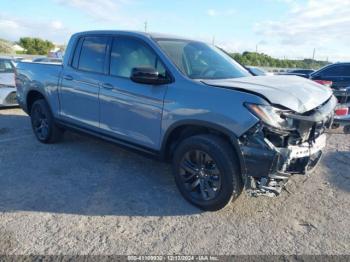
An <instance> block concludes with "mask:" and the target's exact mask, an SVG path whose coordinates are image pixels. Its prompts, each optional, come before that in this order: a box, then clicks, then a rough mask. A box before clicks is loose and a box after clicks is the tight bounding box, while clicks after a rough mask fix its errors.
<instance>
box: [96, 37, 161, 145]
mask: <svg viewBox="0 0 350 262" xmlns="http://www.w3.org/2000/svg"><path fill="white" fill-rule="evenodd" d="M135 67H152V68H156V69H157V71H158V72H159V73H160V74H162V75H164V77H165V76H166V74H167V73H166V70H165V67H164V66H163V63H162V62H161V61H160V59H159V58H158V56H157V55H156V53H155V52H154V50H152V48H151V47H149V46H148V45H147V44H146V43H145V42H143V40H140V39H138V38H133V37H127V36H119V37H114V38H113V41H112V47H111V55H110V74H109V76H108V77H106V79H105V82H104V83H102V85H101V91H100V127H101V128H102V129H103V130H104V131H105V132H108V133H109V134H110V135H113V136H115V137H117V138H119V139H123V140H127V141H129V142H132V143H136V144H138V145H142V146H145V147H147V148H152V149H157V148H158V146H159V136H160V127H161V126H160V125H161V119H162V111H163V101H164V96H165V93H166V90H167V85H157V86H154V85H147V84H140V83H135V82H133V81H131V79H130V76H131V70H132V69H133V68H135Z"/></svg>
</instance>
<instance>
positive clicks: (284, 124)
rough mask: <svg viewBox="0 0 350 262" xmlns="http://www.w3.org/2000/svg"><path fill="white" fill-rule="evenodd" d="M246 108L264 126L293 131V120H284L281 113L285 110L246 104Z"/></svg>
mask: <svg viewBox="0 0 350 262" xmlns="http://www.w3.org/2000/svg"><path fill="white" fill-rule="evenodd" d="M246 106H247V108H248V109H249V110H250V111H251V112H252V113H253V114H254V115H255V116H257V117H258V118H259V119H260V120H261V121H262V122H264V123H265V124H267V125H269V126H272V127H274V128H277V129H283V130H293V129H295V127H294V126H293V119H290V118H286V117H284V116H283V113H284V112H286V110H282V109H279V108H277V107H273V106H267V105H257V104H248V103H247V104H246Z"/></svg>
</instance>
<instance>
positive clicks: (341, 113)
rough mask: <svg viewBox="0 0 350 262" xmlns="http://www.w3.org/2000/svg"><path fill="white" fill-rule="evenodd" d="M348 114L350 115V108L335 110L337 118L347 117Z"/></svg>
mask: <svg viewBox="0 0 350 262" xmlns="http://www.w3.org/2000/svg"><path fill="white" fill-rule="evenodd" d="M348 113H349V108H348V107H343V108H338V109H337V110H335V114H336V115H337V116H346V115H347V114H348Z"/></svg>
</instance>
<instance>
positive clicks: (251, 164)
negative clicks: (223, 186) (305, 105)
mask: <svg viewBox="0 0 350 262" xmlns="http://www.w3.org/2000/svg"><path fill="white" fill-rule="evenodd" d="M336 104H337V101H336V98H335V97H334V96H331V98H330V99H328V100H327V101H326V102H325V103H323V104H322V105H320V106H319V107H317V108H315V109H313V110H310V111H308V112H305V113H302V114H298V113H295V112H293V111H291V110H288V109H286V108H279V109H278V108H277V109H276V107H271V108H266V107H265V108H264V107H262V106H259V105H248V106H247V107H248V108H249V109H250V110H251V111H252V112H253V113H254V114H256V115H257V116H259V118H260V119H261V121H260V122H259V123H258V124H256V125H255V126H254V127H253V128H251V129H250V130H249V131H248V132H246V133H245V134H244V135H242V136H241V137H240V138H239V143H240V149H241V152H242V155H243V157H244V162H245V171H246V181H245V185H246V188H247V191H248V192H249V193H250V194H251V195H252V196H260V195H265V196H277V195H279V194H280V193H281V191H282V189H283V188H284V186H285V184H286V183H287V181H288V179H289V177H290V176H291V175H293V174H304V175H305V174H308V173H310V172H312V171H313V170H314V168H315V167H316V165H317V164H318V162H319V161H320V159H321V157H322V150H323V149H324V147H325V146H326V134H325V131H326V130H327V129H328V128H330V127H331V126H332V123H333V117H334V108H335V107H336ZM272 111H273V112H272ZM273 118H274V119H273ZM266 174H268V175H266Z"/></svg>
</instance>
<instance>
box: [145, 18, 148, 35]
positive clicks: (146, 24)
mask: <svg viewBox="0 0 350 262" xmlns="http://www.w3.org/2000/svg"><path fill="white" fill-rule="evenodd" d="M147 26H148V23H147V20H146V21H145V32H147Z"/></svg>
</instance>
